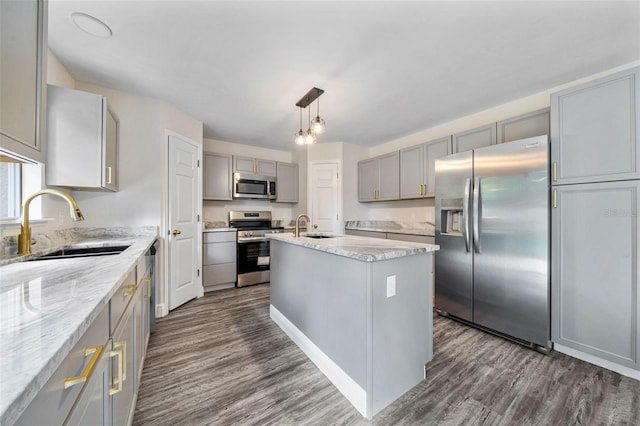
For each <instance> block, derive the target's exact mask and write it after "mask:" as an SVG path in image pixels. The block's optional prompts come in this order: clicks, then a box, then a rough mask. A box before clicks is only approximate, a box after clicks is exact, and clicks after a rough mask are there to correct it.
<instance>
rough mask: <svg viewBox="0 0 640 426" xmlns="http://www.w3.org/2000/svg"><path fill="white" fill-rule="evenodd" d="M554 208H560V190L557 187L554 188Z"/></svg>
mask: <svg viewBox="0 0 640 426" xmlns="http://www.w3.org/2000/svg"><path fill="white" fill-rule="evenodd" d="M553 208H554V209H557V208H558V190H557V189H554V190H553Z"/></svg>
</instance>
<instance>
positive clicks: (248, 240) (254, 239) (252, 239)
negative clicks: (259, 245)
mask: <svg viewBox="0 0 640 426" xmlns="http://www.w3.org/2000/svg"><path fill="white" fill-rule="evenodd" d="M260 241H269V239H268V238H265V237H242V238H238V244H242V243H255V242H260Z"/></svg>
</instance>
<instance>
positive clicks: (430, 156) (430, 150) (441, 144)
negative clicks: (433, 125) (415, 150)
mask: <svg viewBox="0 0 640 426" xmlns="http://www.w3.org/2000/svg"><path fill="white" fill-rule="evenodd" d="M449 154H451V136H447V137H444V138H442V139H438V140H435V141H432V142H427V143H426V144H424V157H425V158H424V163H425V175H426V182H425V183H426V185H427V187H426V188H425V195H426V196H427V197H435V196H436V160H437V159H438V158H442V157H446V156H447V155H449Z"/></svg>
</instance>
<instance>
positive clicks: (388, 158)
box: [378, 151, 400, 201]
mask: <svg viewBox="0 0 640 426" xmlns="http://www.w3.org/2000/svg"><path fill="white" fill-rule="evenodd" d="M378 159H379V162H378V164H379V167H380V172H379V173H380V184H379V188H380V190H379V192H378V200H380V201H384V200H399V199H400V152H399V151H395V152H392V153H390V154H386V155H381V156H380V157H378Z"/></svg>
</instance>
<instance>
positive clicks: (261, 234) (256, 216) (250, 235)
mask: <svg viewBox="0 0 640 426" xmlns="http://www.w3.org/2000/svg"><path fill="white" fill-rule="evenodd" d="M229 226H230V227H231V228H236V229H237V230H238V257H237V265H238V287H244V286H247V285H253V284H260V283H266V282H269V279H270V276H269V275H270V274H269V239H268V238H267V236H266V235H267V234H269V233H277V232H282V228H277V227H276V228H274V227H272V226H271V212H269V211H244V212H241V211H231V212H229Z"/></svg>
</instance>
